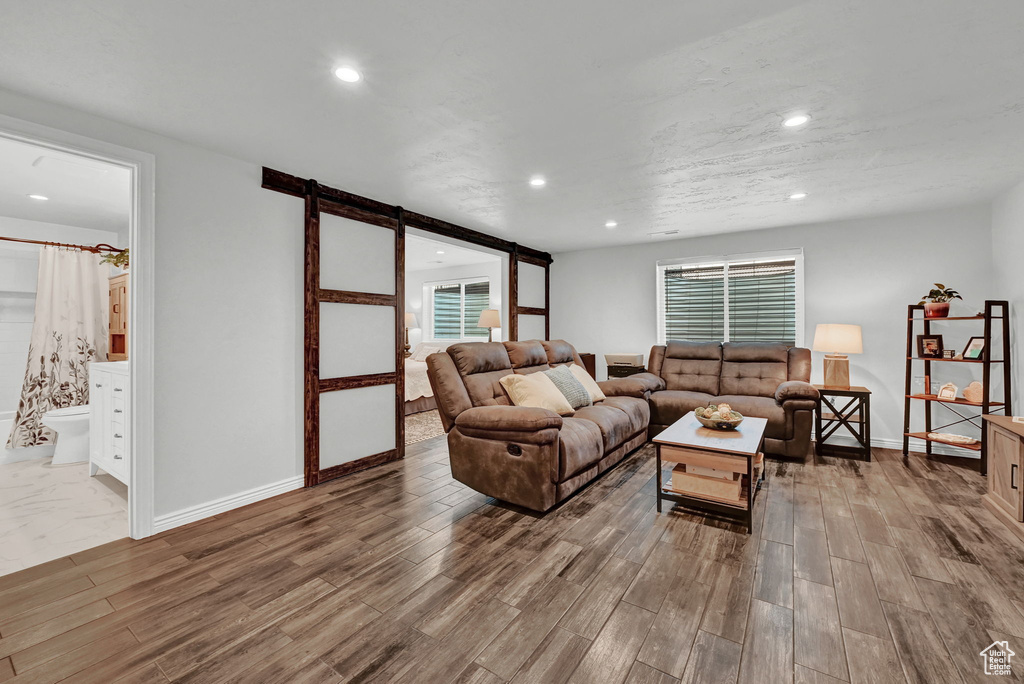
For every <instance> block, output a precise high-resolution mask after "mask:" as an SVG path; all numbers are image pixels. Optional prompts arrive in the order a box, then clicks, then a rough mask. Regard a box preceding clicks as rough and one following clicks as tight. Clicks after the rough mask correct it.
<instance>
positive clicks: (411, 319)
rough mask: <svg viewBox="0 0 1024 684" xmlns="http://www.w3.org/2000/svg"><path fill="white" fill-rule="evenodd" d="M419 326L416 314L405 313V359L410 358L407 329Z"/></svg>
mask: <svg viewBox="0 0 1024 684" xmlns="http://www.w3.org/2000/svg"><path fill="white" fill-rule="evenodd" d="M418 327H420V324H419V323H418V322H417V321H416V314H414V313H410V312H408V311H406V312H405V358H409V357H410V356H412V353H411V352H410V351H409V328H414V329H415V328H418Z"/></svg>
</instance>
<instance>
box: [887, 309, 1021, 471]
mask: <svg viewBox="0 0 1024 684" xmlns="http://www.w3.org/2000/svg"><path fill="white" fill-rule="evenodd" d="M947 321H974V322H976V323H981V324H982V325H983V332H982V336H983V337H984V338H985V353H984V357H983V358H981V359H936V358H922V357H920V356H916V347H915V342H916V339H917V334H919V333H918V332H917V326H918V324H920V325H921V332H920V334H923V335H931V334H932V324H933V323H945V322H947ZM995 324H998V326H999V328H1000V330H999V331H998V332H999V335H998V337H997V336H996V335H995V332H996V331H995V330H993V327H994V325H995ZM965 332H966V336H967V337H969V336H970V335H971V334H972V332H973V331H971V330H965ZM993 341H998V342H999V345H998V346H997V347H996V346H993V344H992V343H993ZM993 357H995V358H993ZM915 363H922V364H924V368H923V371H924V377H925V378H926V382H930V380H931V377H932V364H933V363H973V364H978V365H980V366H981V375H982V377H981V383H982V385H983V386H984V389H985V393H984V396H983V398H982V400H981V401H968V400H967V399H964V398H963V397H957V398H955V399H940V398H939V397H938V396H936V395H934V394H930V391H931V388H930V387H928V388H926V392H925V393H915V392H913V391H912V390H913V388H912V384H913V378H914V364H915ZM1010 366H1011V363H1010V304H1009V302H1007V301H1005V300H988V301H986V302H985V312H984V314H982V315H980V316H950V317H948V318H925V317H924V306H922V305H920V304H911V305H910V306H908V307H907V377H906V392H905V399H904V409H903V454H904V456H905V455H906V454H907V453H908V452H909V450H910V440H911V439H919V440H922V441H924V443H925V452H926V453H928V454H931V453H932V444H936V443H938V444H945V445H946V446H952V447H956V448H958V449H964V450H966V451H973V452H980V453H981V474H982V475H985V474H986V473H987V472H988V450H987V444H986V442H987V440H986V430H985V429H984V426H983V425H982V422H981V416H983V415H989V414H991V413H992V412H993V411H1001V412H1002V413H1003V414H1004V415H1007V416H1009V415H1011V414H1012V408H1011V407H1010V394H1011V384H1012V375H1011V372H1010ZM993 369H995V370H996V371H997V373H996V375H995V376H994V375H993ZM999 370H1002V375H1003V377H1002V380H1003V381H1002V388H1001V389H1002V396H999V397H997V398H998V399H1000V401H994V400H993V396H992V380H993V379H994V378H995V377H997V376H998V371H999ZM914 401H923V402H925V412H924V416H925V417H924V431H918V432H914V431H912V430H911V406H913V402H914ZM936 405H937V406H940V407H942V408H945V409H946V410H947V411H949V412H951V413H953V414H955V415H956V416H957V417H958V418H959V419H958V420H954V421H953V422H952V423H946V424H945V425H941V426H938V427H934V426H933V420H934V416H933V415H932V408H933V407H934V406H936ZM955 406H963V407H970V408H977V409H980V413H979V414H978V415H976V416H975V415H968V414H964V413H961V412H960V411H959V410H957V409H956V408H954V407H955ZM965 422H966V423H969V424H970V425H973V426H975V427H977V428H979V429H981V441H980V442H976V443H974V444H952V443H950V442H945V441H942V440H938V439H932V438H930V437H928V433H930V432H938V431H941V430H944V429H945V428H948V427H951V426H953V425H957V424H959V423H965Z"/></svg>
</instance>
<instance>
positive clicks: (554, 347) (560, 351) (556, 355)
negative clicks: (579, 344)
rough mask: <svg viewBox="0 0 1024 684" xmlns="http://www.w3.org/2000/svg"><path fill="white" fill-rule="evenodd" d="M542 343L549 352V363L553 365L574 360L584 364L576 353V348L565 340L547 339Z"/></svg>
mask: <svg viewBox="0 0 1024 684" xmlns="http://www.w3.org/2000/svg"><path fill="white" fill-rule="evenodd" d="M541 344H542V345H543V346H544V351H545V352H546V354H547V357H548V363H549V364H551V365H552V366H554V365H560V364H563V363H573V362H575V363H579V364H580V365H583V362H582V361H581V360H580V359H579V356H578V355H577V354H576V349H575V348H574V347H573V346H572V345H571V344H569V343H568V342H566V341H565V340H545V341H543V342H541Z"/></svg>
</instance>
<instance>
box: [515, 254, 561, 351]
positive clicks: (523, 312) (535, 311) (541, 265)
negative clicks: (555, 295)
mask: <svg viewBox="0 0 1024 684" xmlns="http://www.w3.org/2000/svg"><path fill="white" fill-rule="evenodd" d="M549 268H550V266H549V264H548V263H547V262H546V261H543V260H541V259H534V258H530V257H525V256H523V255H521V254H518V253H513V254H512V255H511V256H510V257H509V298H510V299H511V306H510V307H509V313H510V316H509V318H510V319H511V320H510V325H509V328H510V330H509V339H510V340H546V339H548V338H549V337H550V335H551V318H550V304H551V302H550V300H551V295H550V292H551V288H550V282H549V278H550V273H549Z"/></svg>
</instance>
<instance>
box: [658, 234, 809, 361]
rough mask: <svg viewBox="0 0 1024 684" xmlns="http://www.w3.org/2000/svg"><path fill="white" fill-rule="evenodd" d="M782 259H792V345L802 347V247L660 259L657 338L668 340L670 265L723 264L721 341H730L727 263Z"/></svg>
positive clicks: (709, 265) (664, 342)
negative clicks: (666, 328)
mask: <svg viewBox="0 0 1024 684" xmlns="http://www.w3.org/2000/svg"><path fill="white" fill-rule="evenodd" d="M782 259H792V260H793V261H794V262H795V276H796V278H795V280H796V312H795V313H796V331H795V333H796V334H795V338H796V339H795V341H794V345H795V346H797V347H802V346H804V326H805V316H804V311H805V307H806V299H805V297H804V250H803V248H801V247H798V248H793V249H779V250H770V251H765V252H747V253H743V254H722V255H714V256H700V257H690V258H677V259H659V260H658V261H657V262H656V264H655V288H656V290H657V309H658V312H657V313H658V316H657V318H658V321H657V330H656V331H655V332H656V333H657V336H658V337H657V339H658V344H659V345H664V344H666V343H667V333H666V330H665V326H666V320H665V271H667V270H668V269H670V268H674V267H677V266H690V267H695V266H708V267H711V266H725V269H724V276H725V277H724V285H725V289H724V291H723V299H724V302H723V304H724V310H725V330H724V339H723V340H722V341H723V342H728V341H729V269H728V267H729V266H730V265H739V264H743V263H751V262H753V263H759V262H766V261H780V260H782Z"/></svg>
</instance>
